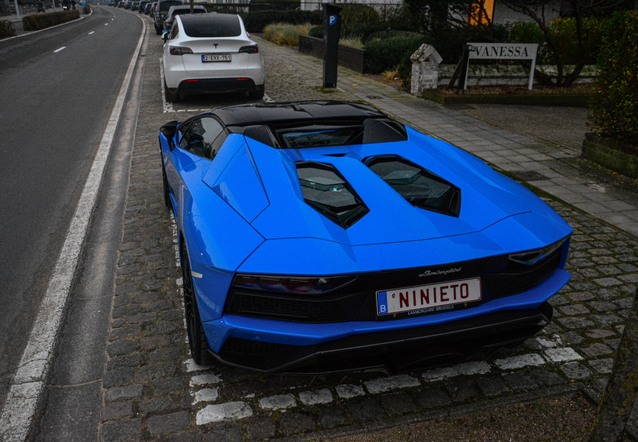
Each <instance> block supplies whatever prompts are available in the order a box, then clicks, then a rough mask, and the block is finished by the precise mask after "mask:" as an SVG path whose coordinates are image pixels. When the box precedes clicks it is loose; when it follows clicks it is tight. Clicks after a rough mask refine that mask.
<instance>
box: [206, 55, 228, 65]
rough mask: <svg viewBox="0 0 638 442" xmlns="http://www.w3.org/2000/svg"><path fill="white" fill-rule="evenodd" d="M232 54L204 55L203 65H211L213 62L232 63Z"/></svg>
mask: <svg viewBox="0 0 638 442" xmlns="http://www.w3.org/2000/svg"><path fill="white" fill-rule="evenodd" d="M231 60H232V57H231V55H230V54H204V55H202V63H210V62H213V61H231Z"/></svg>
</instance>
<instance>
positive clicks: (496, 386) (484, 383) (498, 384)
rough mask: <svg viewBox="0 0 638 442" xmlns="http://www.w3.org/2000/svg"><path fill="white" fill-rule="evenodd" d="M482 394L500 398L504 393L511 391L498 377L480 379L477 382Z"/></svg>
mask: <svg viewBox="0 0 638 442" xmlns="http://www.w3.org/2000/svg"><path fill="white" fill-rule="evenodd" d="M476 385H477V386H478V388H479V390H480V391H481V393H482V394H483V395H485V396H487V397H495V396H500V395H501V394H503V393H507V392H508V391H509V388H508V386H507V385H506V384H505V382H503V381H502V380H501V379H499V378H497V377H493V376H491V377H480V378H478V379H477V380H476Z"/></svg>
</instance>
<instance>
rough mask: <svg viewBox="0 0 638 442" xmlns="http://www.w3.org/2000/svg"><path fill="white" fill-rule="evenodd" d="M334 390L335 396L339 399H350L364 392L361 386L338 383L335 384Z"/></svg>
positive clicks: (362, 394)
mask: <svg viewBox="0 0 638 442" xmlns="http://www.w3.org/2000/svg"><path fill="white" fill-rule="evenodd" d="M335 390H336V391H337V396H339V397H340V398H341V399H352V398H354V397H358V396H364V395H365V394H366V392H365V390H364V389H363V387H361V386H359V385H351V384H339V385H337V386H335Z"/></svg>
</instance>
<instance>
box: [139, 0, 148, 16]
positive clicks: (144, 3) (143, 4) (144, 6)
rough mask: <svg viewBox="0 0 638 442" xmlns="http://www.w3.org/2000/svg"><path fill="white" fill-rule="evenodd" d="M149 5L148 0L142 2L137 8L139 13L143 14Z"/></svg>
mask: <svg viewBox="0 0 638 442" xmlns="http://www.w3.org/2000/svg"><path fill="white" fill-rule="evenodd" d="M147 4H148V1H146V0H144V1H141V2H140V5H139V7H138V8H137V12H142V13H143V12H144V9H145V8H146V5H147Z"/></svg>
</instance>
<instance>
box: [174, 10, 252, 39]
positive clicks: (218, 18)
mask: <svg viewBox="0 0 638 442" xmlns="http://www.w3.org/2000/svg"><path fill="white" fill-rule="evenodd" d="M183 24H184V32H186V35H188V36H191V37H237V36H239V35H241V26H240V25H239V17H237V16H236V15H228V16H223V15H211V16H208V17H206V19H205V20H201V19H200V20H184V21H183Z"/></svg>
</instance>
